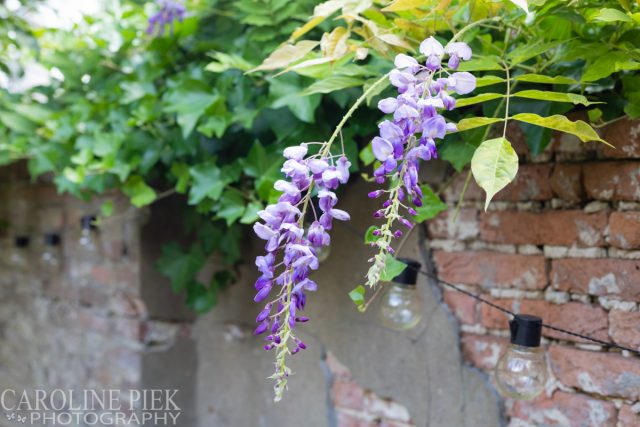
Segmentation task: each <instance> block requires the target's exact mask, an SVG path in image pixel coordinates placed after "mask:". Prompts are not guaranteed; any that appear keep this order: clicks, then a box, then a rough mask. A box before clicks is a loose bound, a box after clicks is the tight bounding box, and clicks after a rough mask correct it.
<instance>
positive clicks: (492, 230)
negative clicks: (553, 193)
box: [480, 211, 607, 246]
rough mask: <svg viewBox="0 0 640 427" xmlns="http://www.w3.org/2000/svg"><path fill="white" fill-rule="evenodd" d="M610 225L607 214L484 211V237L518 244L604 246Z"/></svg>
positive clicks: (484, 238) (489, 239) (482, 236)
mask: <svg viewBox="0 0 640 427" xmlns="http://www.w3.org/2000/svg"><path fill="white" fill-rule="evenodd" d="M606 225H607V215H606V213H605V212H598V213H593V214H587V213H584V212H582V211H548V212H541V213H535V212H514V211H504V212H483V213H482V214H481V215H480V237H481V238H482V239H483V240H486V241H488V242H492V243H508V244H516V245H524V244H532V245H559V246H572V245H578V246H602V245H604V230H605V227H606Z"/></svg>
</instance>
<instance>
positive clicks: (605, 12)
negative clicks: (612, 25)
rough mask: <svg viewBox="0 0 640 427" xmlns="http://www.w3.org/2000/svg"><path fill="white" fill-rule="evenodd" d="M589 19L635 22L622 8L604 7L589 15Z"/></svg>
mask: <svg viewBox="0 0 640 427" xmlns="http://www.w3.org/2000/svg"><path fill="white" fill-rule="evenodd" d="M588 19H589V21H601V22H633V20H632V19H631V18H630V17H629V15H627V14H626V13H624V12H623V11H621V10H618V9H611V8H607V7H605V8H602V9H599V10H597V11H596V12H595V13H593V14H592V15H589V18H588Z"/></svg>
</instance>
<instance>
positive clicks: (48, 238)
mask: <svg viewBox="0 0 640 427" xmlns="http://www.w3.org/2000/svg"><path fill="white" fill-rule="evenodd" d="M44 243H45V244H46V245H49V246H58V245H59V244H60V235H59V234H58V233H45V235H44Z"/></svg>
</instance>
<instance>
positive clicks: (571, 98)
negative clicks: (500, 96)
mask: <svg viewBox="0 0 640 427" xmlns="http://www.w3.org/2000/svg"><path fill="white" fill-rule="evenodd" d="M512 96H515V97H517V98H527V99H539V100H541V101H553V102H570V103H572V104H582V105H591V104H601V102H589V100H588V99H587V98H585V97H584V96H582V95H578V94H576V93H564V92H550V91H545V90H522V91H520V92H516V93H514V94H513V95H512Z"/></svg>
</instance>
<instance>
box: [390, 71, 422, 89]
mask: <svg viewBox="0 0 640 427" xmlns="http://www.w3.org/2000/svg"><path fill="white" fill-rule="evenodd" d="M389 81H390V82H391V84H392V85H394V86H395V87H397V88H398V90H399V91H400V93H402V92H404V91H406V90H407V88H408V87H409V85H411V84H413V83H415V81H416V77H415V76H414V75H413V74H411V73H408V72H405V71H399V70H395V69H394V70H392V71H391V73H390V74H389Z"/></svg>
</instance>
